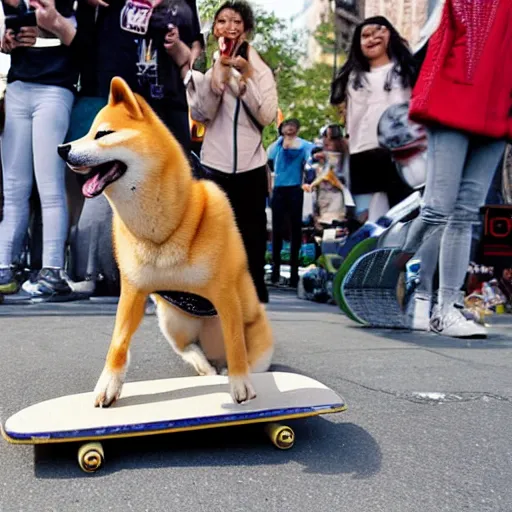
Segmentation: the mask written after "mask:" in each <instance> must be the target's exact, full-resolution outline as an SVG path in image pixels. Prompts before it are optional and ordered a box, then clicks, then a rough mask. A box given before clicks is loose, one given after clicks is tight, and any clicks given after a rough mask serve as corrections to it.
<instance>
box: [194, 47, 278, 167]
mask: <svg viewBox="0 0 512 512" xmlns="http://www.w3.org/2000/svg"><path fill="white" fill-rule="evenodd" d="M249 48H250V49H249V61H250V63H251V65H252V68H253V76H252V77H251V78H250V79H249V80H248V81H247V91H246V92H245V94H244V95H243V97H242V100H243V101H244V102H245V104H246V105H247V107H248V108H249V110H250V112H251V114H252V115H253V116H254V118H255V119H256V120H257V121H258V122H259V123H260V124H261V125H262V126H268V125H269V124H271V123H272V122H273V121H274V120H275V118H276V116H277V87H276V82H275V80H274V76H273V74H272V71H271V70H270V68H269V67H268V66H267V65H266V64H265V63H264V62H263V60H262V59H261V57H260V56H259V55H258V53H257V52H256V50H254V49H253V48H252V46H251V47H249ZM211 76H212V70H211V69H210V70H208V71H207V73H206V74H204V75H203V74H202V73H200V72H198V71H194V72H193V77H192V80H191V81H190V83H189V84H188V87H187V98H188V104H189V107H190V111H191V116H192V119H194V120H195V121H199V122H201V123H203V124H205V125H206V134H205V137H204V141H203V146H202V150H201V163H202V164H203V165H205V166H207V167H211V168H213V169H216V170H219V171H222V172H225V173H233V172H234V171H235V170H236V172H246V171H250V170H252V169H257V168H258V167H262V166H264V165H265V164H266V163H267V153H266V151H265V149H264V147H263V144H262V137H261V133H260V130H259V129H258V128H257V127H256V126H255V124H254V123H253V122H252V120H251V119H250V117H249V116H248V115H247V113H246V111H245V109H244V108H243V106H242V105H240V107H239V109H237V103H238V101H237V97H236V96H235V94H234V93H233V91H232V89H231V88H230V87H226V89H225V91H224V93H223V94H222V96H218V95H216V94H214V93H213V91H212V90H211ZM237 111H238V123H236V122H235V117H236V115H237ZM235 147H236V151H235ZM235 160H236V161H237V165H236V169H235V168H234V167H235Z"/></svg>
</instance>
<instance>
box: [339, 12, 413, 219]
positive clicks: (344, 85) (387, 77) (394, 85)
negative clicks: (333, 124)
mask: <svg viewBox="0 0 512 512" xmlns="http://www.w3.org/2000/svg"><path fill="white" fill-rule="evenodd" d="M416 68H417V66H416V62H415V60H414V57H413V55H412V54H411V51H410V49H409V46H408V44H407V42H406V41H405V40H404V39H403V38H402V37H401V36H400V34H399V33H398V32H397V30H396V29H395V28H394V27H393V25H392V24H391V23H390V22H389V21H388V20H387V19H386V18H384V17H383V16H375V17H372V18H368V19H366V20H365V21H364V22H363V23H361V24H360V25H359V26H358V27H357V28H356V30H355V32H354V37H353V41H352V47H351V50H350V54H349V56H348V59H347V62H346V63H345V65H344V66H343V67H342V68H341V70H340V71H339V72H338V74H337V76H336V78H335V79H334V81H333V84H332V90H331V103H332V104H335V105H338V104H341V103H343V102H346V104H347V135H348V138H349V139H348V145H349V151H350V191H351V193H352V195H353V197H354V200H355V203H356V214H359V215H360V214H362V213H363V212H364V211H366V210H367V211H368V220H370V221H375V220H377V219H378V218H379V217H380V216H381V215H383V214H385V213H386V211H387V210H388V209H389V207H390V206H394V205H395V204H397V203H398V202H400V201H401V200H402V199H404V198H405V197H406V196H407V195H408V194H409V193H410V192H411V190H410V189H409V187H408V186H407V185H406V184H405V183H404V182H403V181H402V180H401V179H400V177H399V175H398V173H397V170H396V167H395V164H394V163H393V161H392V158H391V154H390V153H389V151H388V150H386V149H383V148H381V147H380V145H379V142H378V138H377V126H378V122H379V119H380V117H381V116H382V114H383V113H384V111H385V110H386V109H387V108H388V107H390V106H391V105H394V104H397V103H403V102H406V101H409V99H410V95H411V88H412V87H413V86H414V83H415V81H416V75H417V69H416Z"/></svg>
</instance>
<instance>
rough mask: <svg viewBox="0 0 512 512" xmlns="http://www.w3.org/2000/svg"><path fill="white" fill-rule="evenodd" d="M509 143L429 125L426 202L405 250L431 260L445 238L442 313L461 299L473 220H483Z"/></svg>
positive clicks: (441, 256) (441, 257)
mask: <svg viewBox="0 0 512 512" xmlns="http://www.w3.org/2000/svg"><path fill="white" fill-rule="evenodd" d="M505 144H506V143H505V141H501V140H495V139H488V138H485V137H479V136H472V135H469V134H465V133H462V132H459V131H456V130H453V129H449V128H444V127H436V128H432V129H430V130H429V144H428V164H427V166H428V167H427V182H426V186H425V193H424V197H423V205H422V209H421V214H420V216H419V217H418V218H417V219H415V220H414V221H413V222H412V224H411V227H410V229H409V233H408V236H407V239H406V241H405V244H404V247H403V250H404V251H405V252H408V253H416V252H417V251H418V249H419V254H420V255H421V258H422V260H427V261H428V262H429V263H428V264H429V265H432V263H433V262H435V261H436V260H437V247H438V243H437V242H436V240H435V238H436V237H437V238H438V241H440V250H439V305H440V307H441V311H442V312H443V313H445V312H446V311H447V310H448V309H449V308H450V307H452V306H453V304H454V303H455V302H456V301H457V300H458V299H459V296H460V289H461V288H462V285H463V283H464V279H465V277H466V273H467V269H468V264H469V257H470V249H471V235H472V229H473V225H476V224H478V223H479V222H480V217H479V211H480V208H481V207H482V206H483V205H484V203H485V199H486V196H487V193H488V191H489V187H490V185H491V182H492V179H493V177H494V173H495V171H496V167H497V166H498V163H499V161H500V159H501V158H502V156H503V152H504V150H505ZM432 237H434V239H432ZM427 240H430V241H429V242H428V243H426V244H423V242H426V241H427ZM422 244H423V246H422ZM429 247H430V249H428V248H429Z"/></svg>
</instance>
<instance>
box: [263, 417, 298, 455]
mask: <svg viewBox="0 0 512 512" xmlns="http://www.w3.org/2000/svg"><path fill="white" fill-rule="evenodd" d="M265 431H266V433H267V435H268V437H270V440H271V441H272V443H273V444H274V446H275V447H276V448H279V449H280V450H289V449H290V448H291V447H292V446H293V445H294V443H295V433H294V432H293V430H292V429H291V428H290V427H287V426H286V425H280V424H279V423H269V424H267V425H266V426H265Z"/></svg>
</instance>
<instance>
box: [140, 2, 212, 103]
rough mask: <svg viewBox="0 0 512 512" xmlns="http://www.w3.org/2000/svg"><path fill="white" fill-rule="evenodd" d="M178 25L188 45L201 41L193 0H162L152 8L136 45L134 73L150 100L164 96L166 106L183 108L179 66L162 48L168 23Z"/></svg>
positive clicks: (181, 35)
mask: <svg viewBox="0 0 512 512" xmlns="http://www.w3.org/2000/svg"><path fill="white" fill-rule="evenodd" d="M170 24H172V25H174V26H176V27H178V30H179V33H180V39H181V40H182V41H183V42H184V43H185V44H186V45H187V46H189V47H191V46H192V44H193V43H194V42H195V41H200V42H201V44H204V42H203V37H202V34H201V26H200V23H199V18H198V15H197V7H196V5H195V0H163V2H162V3H161V4H160V5H159V6H158V7H157V8H156V9H154V11H153V14H152V16H151V19H150V20H149V27H148V31H147V34H146V35H145V36H144V37H143V38H141V40H140V41H139V45H138V61H137V77H138V82H139V86H140V87H141V90H142V94H143V95H144V97H146V98H148V100H149V101H150V102H151V103H152V104H158V103H159V102H160V101H161V100H165V103H166V104H167V105H168V107H170V108H173V109H176V110H187V98H186V92H185V87H184V85H183V81H182V79H181V75H180V70H179V68H178V66H177V65H176V63H175V62H174V60H173V59H172V58H171V57H169V55H168V54H167V52H166V50H165V48H164V39H165V35H166V33H167V32H168V30H169V29H168V26H169V25H170Z"/></svg>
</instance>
